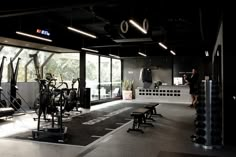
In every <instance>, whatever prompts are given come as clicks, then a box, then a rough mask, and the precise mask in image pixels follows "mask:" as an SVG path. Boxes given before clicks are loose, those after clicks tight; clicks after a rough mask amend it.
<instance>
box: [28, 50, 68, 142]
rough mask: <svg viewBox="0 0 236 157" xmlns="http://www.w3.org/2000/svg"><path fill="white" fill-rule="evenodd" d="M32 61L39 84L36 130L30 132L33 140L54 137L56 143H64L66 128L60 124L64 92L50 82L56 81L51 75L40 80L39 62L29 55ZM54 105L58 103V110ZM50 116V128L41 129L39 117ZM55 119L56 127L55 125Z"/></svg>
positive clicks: (35, 57) (35, 55)
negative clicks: (56, 99) (56, 98)
mask: <svg viewBox="0 0 236 157" xmlns="http://www.w3.org/2000/svg"><path fill="white" fill-rule="evenodd" d="M30 57H32V58H33V60H34V65H35V71H36V75H37V79H36V80H37V81H38V83H39V108H38V118H37V119H38V124H37V129H36V130H33V131H32V137H33V139H40V138H43V137H49V138H50V137H56V138H57V139H58V142H64V140H65V136H66V134H67V127H65V126H63V122H62V110H63V109H62V107H63V106H64V103H65V101H63V100H64V92H63V90H60V89H58V88H55V85H54V84H52V82H54V81H56V79H54V78H53V77H52V75H51V74H49V73H48V74H46V79H42V76H41V75H40V73H39V62H38V56H37V54H34V55H30ZM57 96H59V100H58V102H55V97H57ZM55 103H59V108H57V107H56V105H55ZM42 113H43V114H44V119H46V114H50V115H51V118H52V119H51V126H50V127H41V125H40V123H41V115H42ZM55 118H57V125H56V123H55Z"/></svg>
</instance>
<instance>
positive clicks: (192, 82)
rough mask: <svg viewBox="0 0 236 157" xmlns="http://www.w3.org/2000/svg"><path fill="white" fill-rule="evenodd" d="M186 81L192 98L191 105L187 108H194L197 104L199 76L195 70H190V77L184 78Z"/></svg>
mask: <svg viewBox="0 0 236 157" xmlns="http://www.w3.org/2000/svg"><path fill="white" fill-rule="evenodd" d="M185 79H186V81H187V82H188V84H189V88H190V91H189V93H190V94H191V97H192V104H191V105H190V106H189V107H196V105H197V103H198V95H199V74H198V72H197V70H196V69H195V68H193V69H192V75H191V77H189V78H186V77H185Z"/></svg>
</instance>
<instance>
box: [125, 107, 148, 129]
mask: <svg viewBox="0 0 236 157" xmlns="http://www.w3.org/2000/svg"><path fill="white" fill-rule="evenodd" d="M150 112H151V110H150V109H147V108H138V109H136V110H134V111H133V112H132V113H131V114H130V115H131V117H133V125H132V128H129V129H128V130H127V132H130V131H138V132H141V133H144V132H143V130H142V129H140V128H139V127H140V125H141V124H146V125H150V126H152V127H153V124H152V123H147V122H146V118H147V117H146V116H147V115H148V114H150Z"/></svg>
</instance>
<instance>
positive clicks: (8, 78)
mask: <svg viewBox="0 0 236 157" xmlns="http://www.w3.org/2000/svg"><path fill="white" fill-rule="evenodd" d="M15 48H18V47H15ZM23 50H24V49H23V48H20V49H19V51H18V52H17V53H16V54H15V56H14V57H13V59H12V62H13V61H14V60H15V59H16V58H17V57H18V56H19V55H20V53H21V52H22V51H23ZM7 71H8V73H7V82H10V77H11V70H10V62H9V64H8V65H7Z"/></svg>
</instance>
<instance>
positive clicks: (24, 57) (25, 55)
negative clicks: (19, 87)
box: [14, 49, 37, 82]
mask: <svg viewBox="0 0 236 157" xmlns="http://www.w3.org/2000/svg"><path fill="white" fill-rule="evenodd" d="M36 52H37V51H36V50H30V49H23V50H22V51H21V53H20V55H19V56H18V58H21V60H20V62H19V69H18V77H17V81H18V82H24V81H25V66H26V64H27V63H28V62H29V61H30V60H31V58H30V57H29V55H30V54H35V53H36ZM16 63H17V59H16V60H15V61H14V68H15V67H16ZM34 78H36V77H34Z"/></svg>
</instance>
